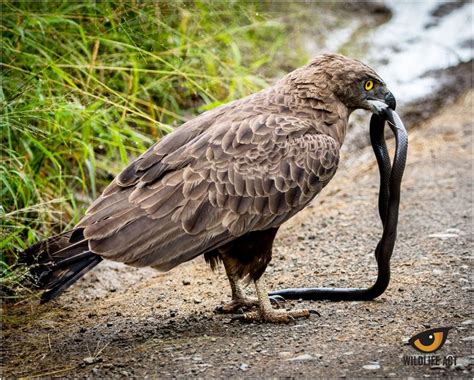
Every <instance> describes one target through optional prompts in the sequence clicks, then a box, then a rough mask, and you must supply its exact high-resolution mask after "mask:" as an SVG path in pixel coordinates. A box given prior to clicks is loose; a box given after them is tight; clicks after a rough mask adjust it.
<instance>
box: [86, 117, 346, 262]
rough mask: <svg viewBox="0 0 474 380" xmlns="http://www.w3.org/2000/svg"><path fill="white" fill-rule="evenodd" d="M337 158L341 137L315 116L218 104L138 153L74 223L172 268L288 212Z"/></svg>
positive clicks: (99, 239)
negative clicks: (322, 127) (321, 127)
mask: <svg viewBox="0 0 474 380" xmlns="http://www.w3.org/2000/svg"><path fill="white" fill-rule="evenodd" d="M231 114H232V113H231ZM211 119H212V120H211ZM196 120H198V121H196ZM338 159H339V144H338V143H337V142H336V141H335V140H334V139H333V138H332V137H330V136H327V135H324V134H319V133H318V131H317V129H316V128H315V126H314V124H313V123H311V122H309V121H302V120H300V119H298V118H296V117H293V116H276V115H272V114H268V115H265V114H258V115H253V116H252V115H251V114H249V116H247V117H242V116H240V118H239V119H238V121H236V120H234V119H230V120H229V119H228V117H226V113H225V112H216V113H215V114H214V118H210V117H207V118H204V119H203V120H202V125H201V126H200V124H199V118H197V119H194V120H193V123H192V124H190V125H188V126H186V125H184V126H182V127H181V128H179V129H178V130H177V131H176V132H173V133H172V134H170V135H169V136H167V137H165V138H163V139H162V141H160V142H159V143H157V144H155V145H154V146H152V147H151V148H150V149H149V150H148V151H147V152H145V153H144V154H143V155H142V156H141V157H139V158H138V159H137V160H135V161H134V162H132V163H131V164H130V165H129V166H128V167H127V168H126V169H125V170H124V171H123V172H122V173H121V174H120V175H119V176H118V177H117V179H116V180H115V181H114V182H113V183H112V184H111V185H110V186H109V187H108V188H107V189H106V191H105V193H104V194H103V195H102V196H101V197H100V198H99V199H98V200H97V201H96V202H95V203H94V204H93V205H92V206H91V207H90V208H89V210H88V212H87V214H86V216H85V217H84V218H83V219H82V220H81V222H80V223H79V225H78V226H80V227H82V228H84V235H85V236H86V238H87V239H89V241H90V243H89V245H90V249H91V250H92V251H93V252H95V253H97V254H99V255H102V256H104V257H106V258H110V259H113V260H117V261H122V262H125V263H128V264H130V265H135V266H145V265H150V266H153V267H157V268H158V269H162V270H168V269H171V268H172V267H173V266H175V265H177V264H179V263H181V262H184V261H187V260H190V259H192V258H193V257H195V256H197V255H200V254H202V253H204V252H207V251H209V250H211V249H215V248H216V247H218V246H219V245H222V244H225V243H227V242H229V241H231V240H233V239H235V238H236V237H238V236H241V235H243V234H245V233H248V232H250V231H252V230H258V229H267V228H271V227H276V226H278V225H280V224H281V223H283V222H284V221H286V220H288V219H289V218H290V217H292V216H293V215H294V214H295V213H296V212H298V211H299V210H301V209H302V208H303V207H305V206H306V205H307V204H308V203H309V202H310V201H311V199H312V198H313V197H314V196H315V195H316V194H317V193H318V192H319V191H320V190H321V189H322V188H323V187H324V186H325V184H327V182H329V180H330V179H331V178H332V176H333V175H334V173H335V171H336V168H337V164H338Z"/></svg>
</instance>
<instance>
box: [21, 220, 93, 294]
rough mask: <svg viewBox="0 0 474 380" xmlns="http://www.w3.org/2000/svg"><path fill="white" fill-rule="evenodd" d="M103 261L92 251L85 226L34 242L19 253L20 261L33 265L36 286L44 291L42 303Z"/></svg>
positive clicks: (32, 272)
mask: <svg viewBox="0 0 474 380" xmlns="http://www.w3.org/2000/svg"><path fill="white" fill-rule="evenodd" d="M101 261H102V258H101V257H100V256H98V255H96V254H95V253H93V252H91V251H90V250H89V246H88V242H87V240H85V239H84V235H83V229H76V230H72V231H69V232H65V233H63V234H61V235H57V236H54V237H52V238H50V239H48V240H46V241H43V242H41V243H38V244H35V245H32V246H31V247H29V248H27V249H26V250H25V251H23V252H22V253H21V254H20V259H19V263H20V264H25V265H27V266H28V267H30V268H31V269H30V273H31V275H32V277H33V282H34V285H35V286H36V287H37V288H38V289H41V290H44V292H43V294H42V295H41V303H45V302H48V301H49V300H52V299H53V298H56V297H58V296H59V295H60V294H61V293H62V292H63V291H64V290H66V289H67V288H68V287H69V286H71V285H72V284H73V283H75V282H76V281H77V280H79V279H80V278H81V277H82V276H84V274H86V273H87V272H88V271H90V270H91V269H92V268H94V267H95V266H96V265H97V264H99V263H100V262H101Z"/></svg>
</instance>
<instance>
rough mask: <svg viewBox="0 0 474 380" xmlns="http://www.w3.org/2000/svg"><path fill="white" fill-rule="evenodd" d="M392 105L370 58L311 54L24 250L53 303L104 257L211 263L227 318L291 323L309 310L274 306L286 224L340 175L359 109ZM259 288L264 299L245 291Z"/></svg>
mask: <svg viewBox="0 0 474 380" xmlns="http://www.w3.org/2000/svg"><path fill="white" fill-rule="evenodd" d="M387 107H389V108H392V109H395V98H394V96H393V95H392V93H391V92H390V91H389V90H388V89H387V86H386V84H385V83H384V81H383V80H382V79H381V78H380V76H379V75H377V73H376V72H375V71H374V70H373V69H372V68H370V67H369V66H367V65H365V64H364V63H362V62H360V61H358V60H356V59H351V58H348V57H345V56H342V55H337V54H324V55H320V56H318V57H316V58H314V59H313V60H312V61H310V62H309V63H308V64H307V65H305V66H303V67H300V68H298V69H296V70H294V71H292V72H290V73H289V74H287V75H286V76H284V77H283V78H282V79H280V80H278V81H277V82H276V83H275V84H274V85H273V86H271V87H268V88H266V89H264V90H262V91H260V92H257V93H255V94H252V95H250V96H247V97H245V98H242V99H239V100H235V101H233V102H231V103H228V104H225V105H222V106H220V107H217V108H215V109H212V110H209V111H207V112H204V113H202V114H201V115H199V116H197V117H196V118H194V119H192V120H189V121H187V122H185V123H184V124H182V125H181V126H180V127H178V128H176V129H175V130H174V131H173V132H172V133H170V134H168V135H166V136H165V137H163V138H161V139H160V140H159V141H157V142H156V143H155V144H154V145H152V146H151V147H150V148H149V149H148V150H147V151H146V152H144V153H143V154H142V155H141V156H139V157H138V158H137V159H135V160H134V161H132V162H131V163H130V164H129V165H128V166H127V167H126V168H125V169H124V170H123V171H122V172H121V173H120V174H119V175H118V176H117V177H116V178H115V179H114V180H113V181H112V182H111V183H110V185H108V187H106V188H105V190H104V191H103V193H102V194H101V195H100V196H99V197H98V198H97V199H96V200H95V201H94V202H93V203H92V205H91V206H90V207H89V208H88V209H87V211H86V214H85V216H84V217H83V218H82V219H81V220H80V221H79V223H78V224H77V225H76V226H75V227H74V228H73V229H72V230H71V231H67V232H64V233H62V234H60V235H57V236H54V237H52V238H50V239H48V240H46V241H43V242H40V243H37V244H35V245H33V246H31V247H29V248H27V249H26V250H25V251H24V252H22V254H21V259H20V261H22V262H23V263H26V264H27V265H29V266H31V273H32V276H33V278H34V282H35V284H36V286H37V287H38V288H39V289H41V290H42V291H43V292H42V296H41V301H42V302H46V301H49V300H51V299H53V298H55V297H57V296H58V295H59V294H61V293H62V292H63V291H64V290H65V289H66V288H68V287H69V286H70V285H71V284H73V283H74V282H75V281H77V280H78V279H79V278H80V277H82V276H83V275H84V274H85V273H86V272H88V271H89V270H91V269H92V268H93V267H95V266H96V265H97V264H99V263H100V262H101V261H102V260H114V261H118V262H122V263H125V264H128V265H131V266H134V267H146V266H150V267H153V268H155V269H158V270H159V271H168V270H170V269H172V268H174V267H176V266H177V265H179V264H181V263H184V262H187V261H189V260H192V259H194V258H195V257H197V256H201V255H203V256H204V259H205V260H206V262H208V263H209V264H210V266H211V267H212V268H213V269H215V268H216V266H217V265H218V264H219V263H220V262H222V263H223V265H224V268H225V271H226V274H227V277H228V279H229V283H230V287H231V291H232V300H231V301H230V302H229V303H227V304H224V305H223V306H222V308H221V311H223V312H226V313H235V312H237V311H239V310H248V311H249V312H248V313H245V314H244V315H245V319H248V320H260V321H265V322H288V321H289V320H291V319H294V318H299V317H308V316H309V314H310V312H309V311H308V310H306V309H300V310H284V309H275V308H273V306H272V304H271V302H270V301H271V300H270V299H269V297H268V292H267V288H266V285H265V281H264V276H263V274H264V272H265V269H266V267H267V265H268V264H269V262H270V260H271V258H272V246H273V242H274V239H275V236H276V234H277V231H278V229H279V227H280V226H281V225H282V224H283V223H284V222H286V221H287V220H288V219H290V218H291V217H293V216H294V215H295V214H297V213H298V212H299V211H301V210H302V209H303V208H305V207H306V206H308V204H309V203H310V202H311V201H312V200H313V199H314V197H315V196H316V195H318V194H319V193H320V192H321V190H322V189H323V188H324V187H325V186H326V185H327V184H328V183H329V182H330V181H331V179H332V178H333V177H334V174H335V173H336V170H337V167H338V163H339V155H340V149H341V146H342V143H343V141H344V137H345V135H346V131H347V126H348V119H349V116H350V114H351V113H352V112H353V111H354V110H356V109H365V110H368V111H371V112H373V113H380V112H382V111H383V110H384V109H386V108H387ZM249 283H253V284H254V285H255V289H256V294H257V298H256V299H254V298H248V297H246V296H245V294H244V292H243V288H242V286H245V285H247V284H249Z"/></svg>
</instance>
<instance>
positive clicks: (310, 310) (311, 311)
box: [308, 309, 321, 317]
mask: <svg viewBox="0 0 474 380" xmlns="http://www.w3.org/2000/svg"><path fill="white" fill-rule="evenodd" d="M308 311H309V313H310V314H316V315H317V316H318V317H320V316H321V314H320V313H319V311H317V310H314V309H308Z"/></svg>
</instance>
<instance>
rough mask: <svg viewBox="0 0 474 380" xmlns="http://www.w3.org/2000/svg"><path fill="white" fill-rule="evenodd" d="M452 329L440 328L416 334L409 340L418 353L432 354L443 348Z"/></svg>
mask: <svg viewBox="0 0 474 380" xmlns="http://www.w3.org/2000/svg"><path fill="white" fill-rule="evenodd" d="M449 329H450V327H440V328H437V329H431V330H427V331H423V332H421V333H419V334H416V335H415V336H414V337H412V338H411V339H410V340H409V343H410V345H411V346H412V347H413V348H415V349H417V350H418V351H421V352H424V353H431V352H435V351H437V350H439V349H440V348H441V347H443V344H444V342H446V338H447V337H448V331H449Z"/></svg>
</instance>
